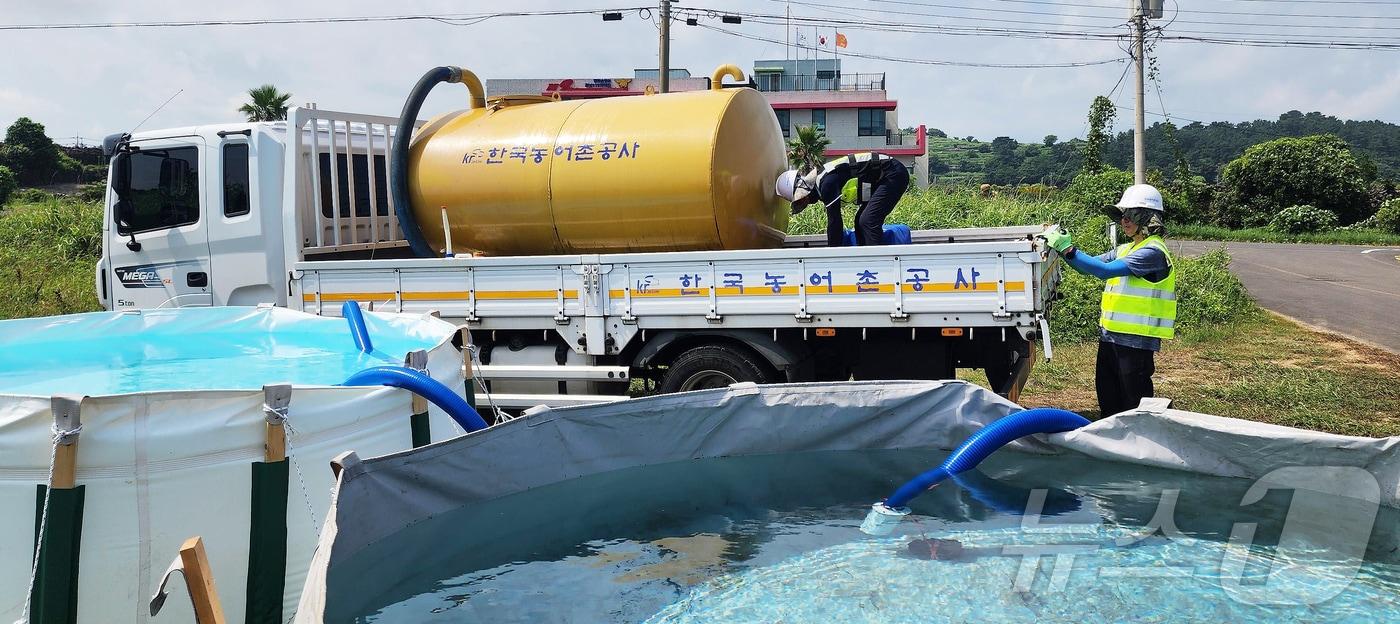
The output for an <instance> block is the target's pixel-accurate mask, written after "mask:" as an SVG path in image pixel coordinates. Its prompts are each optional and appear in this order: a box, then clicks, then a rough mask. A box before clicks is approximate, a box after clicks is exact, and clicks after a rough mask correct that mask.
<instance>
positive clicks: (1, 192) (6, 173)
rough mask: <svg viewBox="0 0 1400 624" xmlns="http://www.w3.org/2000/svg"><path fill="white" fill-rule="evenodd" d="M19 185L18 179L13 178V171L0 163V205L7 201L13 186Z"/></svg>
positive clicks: (13, 188) (13, 189) (12, 191)
mask: <svg viewBox="0 0 1400 624" xmlns="http://www.w3.org/2000/svg"><path fill="white" fill-rule="evenodd" d="M17 186H19V180H18V179H16V178H15V172H13V171H10V168H9V167H6V166H4V165H0V206H3V205H5V202H6V201H9V199H10V194H11V193H14V192H15V187H17Z"/></svg>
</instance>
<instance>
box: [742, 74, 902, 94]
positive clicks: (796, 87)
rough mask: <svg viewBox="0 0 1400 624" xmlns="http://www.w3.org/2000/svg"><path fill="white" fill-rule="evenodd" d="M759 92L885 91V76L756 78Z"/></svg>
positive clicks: (821, 75) (792, 75) (771, 76)
mask: <svg viewBox="0 0 1400 624" xmlns="http://www.w3.org/2000/svg"><path fill="white" fill-rule="evenodd" d="M754 80H755V82H757V83H758V90H759V91H884V90H885V74H883V73H880V74H835V73H832V74H826V73H820V74H783V73H760V74H758V75H756V76H754Z"/></svg>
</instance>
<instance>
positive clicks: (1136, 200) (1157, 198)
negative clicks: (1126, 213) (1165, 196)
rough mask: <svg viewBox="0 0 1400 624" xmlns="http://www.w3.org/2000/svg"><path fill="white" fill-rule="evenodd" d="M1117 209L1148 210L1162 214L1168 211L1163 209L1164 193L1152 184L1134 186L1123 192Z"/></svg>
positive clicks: (1116, 205)
mask: <svg viewBox="0 0 1400 624" xmlns="http://www.w3.org/2000/svg"><path fill="white" fill-rule="evenodd" d="M1114 207H1116V208H1147V209H1148V210H1156V211H1159V212H1162V213H1165V212H1166V209H1165V208H1163V207H1162V193H1161V191H1158V190H1157V187H1155V186H1152V185H1151V184H1134V185H1132V186H1130V187H1128V188H1127V189H1125V190H1124V191H1123V197H1122V199H1119V200H1118V203H1117V204H1115V205H1114Z"/></svg>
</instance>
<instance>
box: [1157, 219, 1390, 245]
mask: <svg viewBox="0 0 1400 624" xmlns="http://www.w3.org/2000/svg"><path fill="white" fill-rule="evenodd" d="M1168 229H1169V230H1171V235H1172V238H1176V239H1180V240H1211V241H1239V242H1246V243H1323V244H1329V245H1400V235H1397V234H1391V233H1389V232H1386V231H1384V230H1379V229H1375V228H1367V229H1357V230H1332V231H1330V232H1314V233H1309V234H1285V233H1283V232H1276V231H1274V230H1270V229H1268V228H1249V229H1244V230H1231V229H1229V228H1223V227H1220V226H1216V225H1187V224H1178V223H1173V224H1171V225H1170V226H1168Z"/></svg>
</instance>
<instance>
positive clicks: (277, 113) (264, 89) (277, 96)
mask: <svg viewBox="0 0 1400 624" xmlns="http://www.w3.org/2000/svg"><path fill="white" fill-rule="evenodd" d="M248 99H250V100H252V102H249V103H247V104H244V105H242V106H239V107H238V112H240V113H243V114H244V115H247V116H248V121H281V120H283V119H286V118H287V101H288V100H290V99H292V94H290V93H281V92H279V91H278V90H277V87H274V86H272V85H270V84H265V85H263V86H261V87H258V88H256V89H249V90H248Z"/></svg>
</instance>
